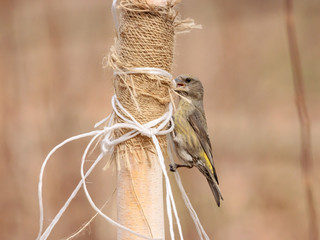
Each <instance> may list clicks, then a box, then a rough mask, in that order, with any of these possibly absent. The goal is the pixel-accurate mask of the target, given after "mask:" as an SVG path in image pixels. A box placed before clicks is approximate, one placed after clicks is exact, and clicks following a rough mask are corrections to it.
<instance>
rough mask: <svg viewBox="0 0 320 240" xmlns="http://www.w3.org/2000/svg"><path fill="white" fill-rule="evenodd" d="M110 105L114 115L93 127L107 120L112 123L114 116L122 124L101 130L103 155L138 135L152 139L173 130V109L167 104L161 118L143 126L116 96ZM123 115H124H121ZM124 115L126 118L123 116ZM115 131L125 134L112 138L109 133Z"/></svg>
mask: <svg viewBox="0 0 320 240" xmlns="http://www.w3.org/2000/svg"><path fill="white" fill-rule="evenodd" d="M111 105H112V107H113V111H114V114H112V115H111V116H110V117H108V118H106V119H104V120H102V121H100V122H99V123H97V124H96V125H95V127H98V126H100V125H101V124H102V123H104V122H106V121H107V120H109V121H111V122H113V119H114V117H115V115H116V116H117V117H118V118H120V119H121V120H122V121H123V122H120V123H115V124H114V125H112V126H106V127H104V128H103V133H104V137H103V139H102V141H101V150H102V152H103V153H107V152H112V151H113V147H114V146H115V145H117V144H119V143H121V142H125V141H127V140H129V139H131V138H133V137H135V136H137V135H138V134H141V135H142V136H146V137H149V138H152V136H156V135H166V134H168V133H170V132H171V131H172V130H173V128H174V123H173V121H172V113H173V107H172V104H171V103H170V104H169V109H168V111H167V112H166V113H164V114H163V115H162V116H161V117H159V118H156V119H154V120H152V121H150V122H147V123H145V124H141V123H139V122H138V121H137V120H136V119H135V118H134V117H133V116H132V115H131V114H130V113H129V112H128V111H127V110H126V109H125V108H124V107H123V106H122V104H121V103H120V101H119V100H118V98H117V96H116V95H113V97H112V100H111ZM122 113H124V114H122ZM124 115H126V116H124ZM169 122H170V127H169V128H167V125H168V123H169ZM116 129H127V130H129V131H128V132H127V133H125V134H123V135H122V136H119V137H118V138H114V136H112V134H111V132H112V131H114V130H116Z"/></svg>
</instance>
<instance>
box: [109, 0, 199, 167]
mask: <svg viewBox="0 0 320 240" xmlns="http://www.w3.org/2000/svg"><path fill="white" fill-rule="evenodd" d="M119 8H120V9H121V14H120V25H119V29H118V34H117V36H118V37H116V39H115V44H114V46H112V47H111V49H110V53H109V55H108V56H107V57H106V58H105V59H104V66H105V67H106V66H110V67H111V68H112V69H113V70H114V72H115V73H116V74H115V76H114V80H113V84H114V88H115V93H116V95H117V97H118V99H119V101H120V103H121V104H122V105H123V107H124V108H125V109H126V110H127V111H128V112H130V113H131V114H132V116H133V117H134V118H135V119H136V120H137V121H138V122H140V123H141V124H144V123H146V122H149V121H151V120H153V119H155V118H158V117H160V116H161V115H163V114H164V113H165V112H166V111H167V110H168V104H169V102H171V101H172V96H171V91H172V79H168V78H166V77H163V76H159V75H151V74H148V73H143V72H139V73H136V74H127V72H129V71H133V72H136V70H135V68H138V67H140V68H141V67H153V68H160V69H163V70H166V71H167V72H171V70H172V69H171V66H172V63H173V53H174V40H175V35H176V34H178V33H184V32H189V31H190V30H191V29H192V28H201V26H200V25H196V24H195V23H194V21H193V20H192V19H185V20H181V18H180V16H179V15H178V14H177V12H176V11H175V9H174V4H172V3H170V2H169V3H168V4H167V6H165V7H159V6H153V5H150V4H148V3H147V2H146V1H141V0H139V1H137V0H122V1H120V3H119ZM122 114H124V113H123V112H122ZM124 115H125V114H124ZM121 121H122V120H121V119H120V118H118V117H116V118H115V122H121ZM127 131H128V130H126V129H123V130H117V131H115V133H114V136H115V137H119V136H121V135H123V134H124V133H126V132H127ZM158 140H159V143H160V146H161V148H162V150H163V152H164V153H166V149H167V146H166V144H167V141H166V136H158ZM128 153H131V154H133V156H134V159H135V160H136V161H137V162H140V161H142V159H148V161H149V153H151V154H155V148H154V146H153V143H152V141H151V139H150V138H149V137H146V136H142V135H138V136H136V137H135V138H133V139H130V140H127V141H126V142H124V143H121V144H118V145H117V146H115V149H114V151H113V154H112V157H111V160H110V161H113V160H114V159H115V160H116V163H117V164H116V165H117V168H118V169H120V168H121V165H122V163H120V161H118V160H119V159H126V161H124V164H125V167H128V168H129V169H130V163H129V160H128V159H129V158H128ZM138 153H139V154H138ZM149 162H150V161H149Z"/></svg>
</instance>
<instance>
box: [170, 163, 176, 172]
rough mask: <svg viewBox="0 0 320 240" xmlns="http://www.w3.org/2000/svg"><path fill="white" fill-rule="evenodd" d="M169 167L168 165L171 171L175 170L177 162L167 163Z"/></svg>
mask: <svg viewBox="0 0 320 240" xmlns="http://www.w3.org/2000/svg"><path fill="white" fill-rule="evenodd" d="M169 167H170V171H171V172H175V171H177V164H176V163H172V164H169Z"/></svg>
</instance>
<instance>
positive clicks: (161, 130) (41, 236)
mask: <svg viewBox="0 0 320 240" xmlns="http://www.w3.org/2000/svg"><path fill="white" fill-rule="evenodd" d="M112 14H113V17H114V21H115V25H116V29H117V32H118V28H119V23H118V20H117V12H116V0H113V4H112ZM136 73H146V74H152V75H159V76H164V77H166V78H169V79H173V78H172V75H171V74H170V73H168V72H167V71H165V70H163V69H159V68H150V67H141V68H133V69H130V71H128V72H115V74H136ZM173 84H175V82H174V81H173ZM111 103H112V107H113V113H112V114H111V115H109V116H108V117H107V118H105V119H103V120H101V121H100V122H98V123H97V124H96V125H95V127H98V126H100V125H101V124H103V123H105V122H107V121H109V122H108V125H107V126H106V127H104V129H102V130H95V131H91V132H88V133H84V134H80V135H77V136H74V137H71V138H68V139H66V140H65V141H63V142H62V143H60V144H58V145H57V146H56V147H54V148H53V149H52V150H51V151H50V152H49V154H48V156H47V157H46V159H45V161H44V162H43V164H42V166H41V170H40V175H39V183H38V200H39V212H40V227H39V233H38V236H37V239H38V240H46V239H47V238H48V237H49V235H50V233H51V231H52V230H53V228H54V227H55V225H56V223H57V222H58V221H59V220H60V218H61V216H62V215H63V213H64V212H65V211H66V209H67V208H68V206H69V205H70V203H71V201H72V200H73V198H74V197H75V196H76V195H77V193H78V192H79V190H80V188H81V187H82V186H83V189H84V192H85V194H86V197H87V199H88V201H89V203H90V204H91V206H92V207H93V209H94V210H95V211H96V212H97V213H98V214H100V215H101V216H102V217H103V218H104V219H106V220H107V221H108V222H110V223H111V224H113V225H115V226H116V227H118V228H121V229H123V230H125V231H128V232H130V233H132V234H134V235H136V236H138V237H141V238H144V239H151V238H150V237H147V236H144V235H142V234H140V233H137V232H135V231H133V230H131V229H129V228H127V227H125V226H123V225H121V224H119V223H117V222H116V221H114V220H113V219H111V218H110V217H108V216H106V215H105V214H104V213H103V212H102V211H101V210H100V209H99V208H98V207H97V206H96V205H95V203H94V201H93V200H92V198H91V196H90V194H89V192H88V189H87V186H86V178H87V177H88V176H89V174H90V173H91V172H92V171H93V169H94V168H95V167H96V165H97V164H98V163H99V162H100V161H101V159H102V158H103V157H104V156H105V154H106V153H108V152H112V151H113V149H114V146H115V145H117V144H119V143H121V142H124V141H127V140H128V139H131V138H133V137H135V136H137V135H138V134H141V135H144V136H147V137H150V138H151V139H152V141H153V144H154V145H155V148H156V151H157V155H158V158H159V163H160V166H161V169H162V172H163V175H164V179H165V183H166V206H167V215H168V221H169V228H170V236H171V239H172V240H174V239H175V237H174V230H173V216H172V215H173V214H174V217H175V219H176V222H177V226H178V230H179V236H180V239H182V240H183V234H182V228H181V224H180V220H179V217H178V213H177V209H176V205H175V201H174V198H173V193H172V189H171V185H170V181H169V177H168V174H167V171H166V167H165V163H164V157H163V154H162V152H161V148H160V145H159V141H158V139H157V135H167V134H168V133H170V132H171V131H172V130H173V128H174V123H173V121H172V114H173V107H172V104H171V103H170V104H169V109H168V112H166V113H164V114H163V115H162V116H161V117H159V118H157V119H154V120H152V121H150V122H148V123H145V124H140V123H139V122H137V121H136V120H135V118H134V117H133V116H132V115H131V114H130V113H129V112H128V111H127V110H126V109H125V108H124V107H123V106H122V105H121V103H120V102H119V101H118V99H117V97H116V95H114V96H113V97H112V102H111ZM118 108H119V109H120V110H121V112H123V113H124V114H125V115H126V116H127V117H128V118H127V117H124V116H123V115H122V114H121V113H120V112H119V111H118ZM115 114H116V115H117V116H118V117H120V118H121V119H122V120H123V121H124V122H123V123H116V124H114V123H113V122H114V117H115ZM169 122H171V127H170V128H169V129H165V128H166V126H167V124H168V123H169ZM157 125H158V127H157ZM123 128H125V129H132V130H131V131H129V132H127V133H125V134H124V135H122V136H120V137H119V138H114V139H112V137H111V136H113V135H112V133H113V131H114V130H115V129H123ZM89 136H93V137H92V139H91V140H90V142H89V144H88V145H87V147H86V149H85V151H84V153H83V155H82V161H81V169H80V174H81V181H80V182H79V183H78V185H77V186H76V188H75V189H74V191H73V192H72V193H71V195H70V197H69V198H68V199H67V201H66V202H65V204H64V205H63V207H62V208H61V209H60V210H59V212H58V213H57V215H56V216H55V217H54V219H53V220H52V221H51V223H50V224H49V226H48V227H47V228H46V229H45V231H44V232H43V222H44V209H43V196H42V195H43V193H42V185H43V175H44V170H45V167H46V165H47V163H48V161H49V159H50V157H51V156H52V155H53V153H54V152H55V151H56V150H58V149H59V148H60V147H62V146H63V145H65V144H66V143H69V142H71V141H74V140H78V139H81V138H84V137H89ZM100 136H103V139H102V141H101V153H100V155H99V156H98V158H97V159H96V160H95V161H94V163H93V164H92V165H91V167H90V168H89V170H88V171H87V172H86V173H84V170H83V168H84V163H85V160H86V156H87V154H88V151H89V149H90V147H91V146H92V144H93V142H94V141H95V140H96V139H98V137H100ZM176 179H177V178H176ZM177 182H178V180H177ZM179 188H180V185H179ZM182 188H183V187H182ZM180 190H181V188H180ZM181 192H182V195H185V196H186V193H185V192H183V191H181ZM186 198H187V196H186ZM184 200H185V197H184ZM189 203H190V202H189ZM186 204H187V203H186ZM189 205H190V206H191V203H190V204H189ZM187 206H188V205H187ZM191 208H192V206H191ZM188 209H189V210H190V208H189V207H188ZM172 210H173V214H172ZM192 210H193V208H192ZM193 212H194V214H193V213H191V212H190V214H191V215H192V216H194V215H195V216H196V214H195V211H194V210H193ZM196 219H197V218H196ZM193 220H194V221H195V218H194V217H193ZM197 220H198V222H199V219H197ZM195 223H196V221H195ZM199 224H200V222H199ZM199 224H197V223H196V226H197V230H198V229H199ZM200 229H201V231H202V232H204V230H203V228H202V226H201V224H200ZM198 232H199V230H198ZM204 233H205V232H204ZM205 236H206V234H205ZM205 238H206V240H207V236H206V237H205ZM201 239H202V238H201Z"/></svg>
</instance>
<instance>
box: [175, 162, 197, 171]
mask: <svg viewBox="0 0 320 240" xmlns="http://www.w3.org/2000/svg"><path fill="white" fill-rule="evenodd" d="M169 167H170V171H171V172H175V171H177V169H178V168H180V167H186V168H192V167H193V165H185V164H177V163H171V164H169Z"/></svg>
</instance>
